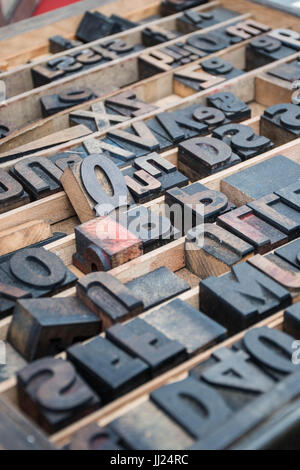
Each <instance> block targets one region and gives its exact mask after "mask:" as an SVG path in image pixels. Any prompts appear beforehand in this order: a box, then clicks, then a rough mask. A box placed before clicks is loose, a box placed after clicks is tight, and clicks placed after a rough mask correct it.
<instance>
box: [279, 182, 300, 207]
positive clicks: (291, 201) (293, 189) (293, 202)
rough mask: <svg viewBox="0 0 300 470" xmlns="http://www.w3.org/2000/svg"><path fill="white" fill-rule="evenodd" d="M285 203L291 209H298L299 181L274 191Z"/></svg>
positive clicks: (299, 197) (299, 204)
mask: <svg viewBox="0 0 300 470" xmlns="http://www.w3.org/2000/svg"><path fill="white" fill-rule="evenodd" d="M274 192H275V194H276V195H277V196H279V197H280V199H281V200H282V201H284V203H285V204H287V205H288V206H290V207H292V208H293V209H296V210H299V209H300V181H299V180H298V181H297V182H296V183H293V184H291V185H289V186H287V187H285V188H283V189H279V190H277V191H274Z"/></svg>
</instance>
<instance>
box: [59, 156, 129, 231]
mask: <svg viewBox="0 0 300 470" xmlns="http://www.w3.org/2000/svg"><path fill="white" fill-rule="evenodd" d="M61 183H62V185H63V187H64V190H65V191H66V193H67V195H68V197H69V199H70V201H71V204H72V206H73V207H74V210H75V212H76V214H77V215H78V217H79V219H80V221H81V222H82V223H83V222H87V221H89V220H91V219H93V218H94V217H95V215H98V216H104V215H107V214H109V213H110V212H112V211H113V210H115V209H118V208H120V207H123V208H125V209H126V208H127V206H129V205H130V204H131V202H133V200H132V199H131V196H130V194H129V192H128V189H127V186H126V182H125V179H124V176H123V175H122V173H121V171H120V170H119V168H118V167H117V166H116V165H115V164H114V163H112V161H111V160H110V159H109V158H108V157H106V156H105V155H103V154H94V155H90V156H88V157H86V158H85V159H84V160H83V161H82V162H80V163H77V164H75V165H73V166H72V167H71V168H70V167H68V168H67V169H66V170H65V171H64V173H63V176H62V178H61Z"/></svg>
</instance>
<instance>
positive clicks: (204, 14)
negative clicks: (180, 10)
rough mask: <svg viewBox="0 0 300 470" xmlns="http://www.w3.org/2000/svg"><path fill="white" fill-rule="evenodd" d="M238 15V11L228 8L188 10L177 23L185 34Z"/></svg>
mask: <svg viewBox="0 0 300 470" xmlns="http://www.w3.org/2000/svg"><path fill="white" fill-rule="evenodd" d="M235 16H237V13H236V12H234V11H232V10H228V9H227V8H214V9H213V10H210V11H195V10H187V11H185V12H184V14H183V15H182V16H181V17H180V18H178V20H177V24H178V27H180V31H182V32H183V33H185V34H188V33H192V32H193V31H196V30H198V29H205V28H208V27H210V26H213V25H215V24H218V23H222V22H223V21H228V20H230V19H231V18H234V17H235Z"/></svg>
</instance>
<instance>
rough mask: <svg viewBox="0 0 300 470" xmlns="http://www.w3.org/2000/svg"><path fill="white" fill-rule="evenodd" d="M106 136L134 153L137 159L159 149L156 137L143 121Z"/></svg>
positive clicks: (110, 132)
mask: <svg viewBox="0 0 300 470" xmlns="http://www.w3.org/2000/svg"><path fill="white" fill-rule="evenodd" d="M107 136H108V137H109V139H110V140H112V141H113V142H114V143H115V144H117V145H118V146H120V147H121V148H123V149H125V150H127V151H129V152H132V153H134V154H135V155H136V156H137V157H142V156H143V155H147V154H148V153H149V152H152V151H153V150H159V149H160V148H161V146H160V143H159V141H158V139H157V137H156V136H155V135H154V134H153V132H152V131H151V130H150V129H149V128H148V127H147V125H146V123H145V122H143V121H141V122H136V123H134V124H132V125H131V127H129V128H127V129H125V130H121V129H117V130H115V131H109V132H108V133H107Z"/></svg>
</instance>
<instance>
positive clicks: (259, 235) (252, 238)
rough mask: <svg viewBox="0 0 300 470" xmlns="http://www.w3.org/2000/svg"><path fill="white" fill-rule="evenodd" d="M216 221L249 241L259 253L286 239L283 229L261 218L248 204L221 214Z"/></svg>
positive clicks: (272, 248)
mask: <svg viewBox="0 0 300 470" xmlns="http://www.w3.org/2000/svg"><path fill="white" fill-rule="evenodd" d="M217 222H218V224H219V225H221V226H222V227H224V228H225V229H227V230H229V231H230V232H233V233H234V234H235V235H237V236H238V237H240V238H242V239H243V240H245V241H246V242H248V243H250V244H251V245H252V246H254V248H255V251H256V252H258V253H260V254H264V253H267V252H268V251H271V250H274V249H275V248H278V247H279V246H281V245H283V244H284V243H286V242H287V241H288V238H287V235H285V233H283V231H280V230H279V229H278V227H277V228H275V227H274V225H272V224H270V223H268V222H267V221H265V220H263V218H262V217H260V215H259V214H258V213H257V212H255V211H253V210H252V209H250V208H249V207H248V206H241V207H238V208H237V209H235V210H233V211H231V212H228V213H227V214H224V215H221V216H220V217H218V220H217Z"/></svg>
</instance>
